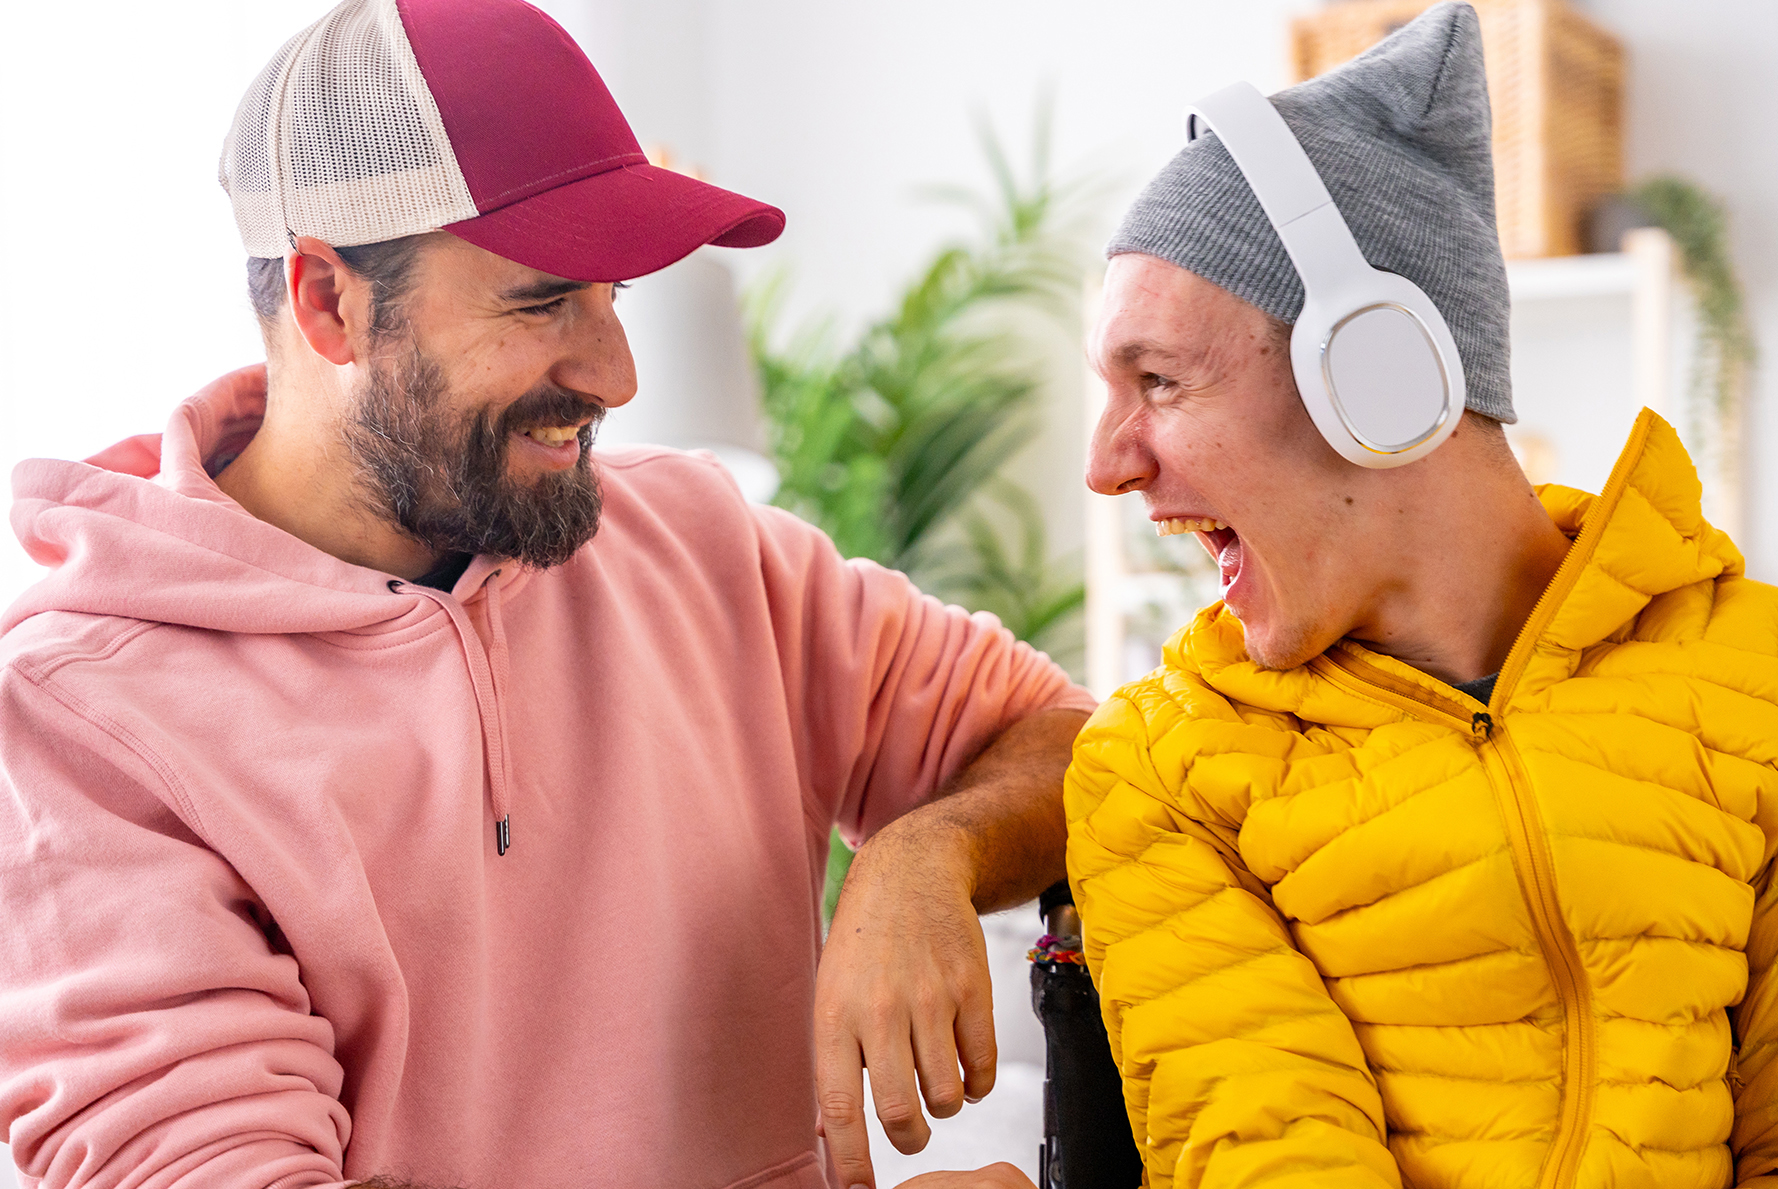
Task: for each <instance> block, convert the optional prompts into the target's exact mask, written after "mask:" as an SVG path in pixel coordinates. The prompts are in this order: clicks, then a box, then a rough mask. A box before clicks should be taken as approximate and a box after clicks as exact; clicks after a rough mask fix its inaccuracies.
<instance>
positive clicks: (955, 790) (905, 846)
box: [866, 710, 1087, 913]
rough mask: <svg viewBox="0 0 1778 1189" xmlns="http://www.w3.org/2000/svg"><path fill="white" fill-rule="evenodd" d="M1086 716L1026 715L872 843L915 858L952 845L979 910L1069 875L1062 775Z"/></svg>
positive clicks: (1018, 899) (1005, 904)
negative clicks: (1065, 857) (965, 869)
mask: <svg viewBox="0 0 1778 1189" xmlns="http://www.w3.org/2000/svg"><path fill="white" fill-rule="evenodd" d="M1086 720H1087V714H1086V712H1085V711H1083V710H1043V711H1039V712H1038V713H1036V714H1032V715H1029V716H1027V717H1025V718H1023V719H1020V720H1019V721H1018V722H1016V723H1014V724H1013V725H1012V726H1010V727H1008V728H1007V729H1006V730H1005V731H1003V732H1001V733H1000V735H999V736H998V737H997V738H996V739H995V740H994V741H993V742H992V743H990V744H989V745H988V746H987V747H986V748H985V749H984V750H983V751H982V753H981V754H980V755H979V756H977V757H976V758H975V759H974V760H973V761H971V762H970V764H969V766H968V767H966V768H964V769H963V771H961V772H959V773H958V774H957V775H956V776H955V777H954V778H953V779H952V780H951V781H950V782H949V783H948V784H947V785H946V786H945V787H944V789H943V790H941V791H940V793H939V795H938V796H937V797H936V798H935V799H934V800H933V801H931V802H929V803H928V804H926V805H923V806H921V807H920V808H918V809H916V810H914V811H913V812H911V813H908V814H906V815H904V816H903V817H901V818H898V819H897V820H896V821H894V822H891V823H890V824H889V825H888V826H885V827H884V828H883V829H882V830H880V831H879V832H878V833H877V835H876V837H874V838H872V839H871V841H870V842H869V843H867V844H866V845H867V846H869V847H870V848H871V849H873V850H877V851H890V852H899V853H901V854H906V855H907V856H908V857H910V858H913V857H916V856H930V855H931V854H932V853H933V851H934V850H935V849H937V848H942V847H945V846H947V845H950V846H952V847H955V848H956V849H957V850H958V851H959V852H960V853H961V854H962V855H964V856H965V858H966V863H967V866H968V868H969V870H970V872H971V881H972V882H971V895H970V899H971V901H972V902H973V903H974V905H975V909H976V911H977V912H984V913H985V912H994V911H996V910H998V909H1002V908H1010V907H1012V906H1013V905H1015V904H1022V903H1024V902H1025V901H1026V900H1029V899H1031V898H1032V897H1033V896H1035V895H1037V893H1039V892H1041V891H1042V890H1043V889H1044V888H1046V887H1049V886H1050V885H1051V884H1053V883H1055V882H1056V881H1057V880H1060V879H1063V878H1066V876H1067V870H1066V868H1065V867H1064V866H1063V862H1062V855H1063V849H1064V846H1065V844H1066V842H1067V838H1068V828H1067V822H1066V820H1065V818H1064V817H1063V812H1062V777H1063V774H1064V773H1065V772H1066V771H1067V769H1068V761H1069V759H1070V757H1071V755H1072V752H1073V747H1074V737H1075V735H1077V734H1078V733H1079V732H1080V728H1081V726H1082V725H1083V724H1084V723H1085V722H1086Z"/></svg>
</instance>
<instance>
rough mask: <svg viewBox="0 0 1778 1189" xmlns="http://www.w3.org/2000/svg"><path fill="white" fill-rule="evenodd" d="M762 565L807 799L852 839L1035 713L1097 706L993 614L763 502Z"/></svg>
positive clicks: (927, 793) (924, 794)
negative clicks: (948, 599) (939, 594)
mask: <svg viewBox="0 0 1778 1189" xmlns="http://www.w3.org/2000/svg"><path fill="white" fill-rule="evenodd" d="M755 516H756V517H757V521H758V524H759V533H760V553H761V566H762V570H763V573H764V578H765V584H766V597H767V599H768V600H769V602H770V605H771V615H772V623H773V631H774V632H775V633H776V636H777V648H778V654H779V656H780V658H781V660H782V664H783V667H784V687H785V690H786V693H787V695H788V697H789V703H790V715H791V721H792V722H793V723H795V724H798V725H799V726H801V727H802V728H804V729H803V730H802V731H801V732H800V733H799V737H798V740H797V747H798V753H799V754H798V766H799V768H800V769H801V771H802V773H803V774H804V776H803V779H804V787H805V791H806V792H807V794H808V795H809V796H810V797H811V798H812V799H813V800H814V801H815V803H816V804H817V805H819V807H820V812H822V813H823V814H824V815H825V816H826V818H827V820H830V821H833V822H835V823H836V824H837V825H838V826H839V829H840V833H841V835H842V836H844V837H845V839H846V840H847V842H849V843H852V844H853V845H857V844H858V843H859V842H861V841H863V840H864V839H866V838H869V837H870V836H871V835H872V834H873V833H875V832H876V831H877V830H879V829H881V828H882V827H883V826H885V825H887V824H888V823H889V822H891V821H893V820H894V819H895V818H897V817H899V816H900V815H901V814H903V813H906V812H907V811H908V810H910V809H912V808H914V807H915V806H917V805H919V804H920V803H922V802H923V801H925V800H926V799H928V798H929V797H931V796H932V795H933V793H934V792H936V791H937V790H938V788H939V787H940V786H941V785H942V784H943V783H944V782H945V781H946V780H947V779H948V778H949V777H951V776H952V775H953V774H955V773H956V772H957V771H959V770H960V769H961V768H963V767H964V766H965V765H966V764H968V762H969V761H970V760H971V759H973V758H974V757H975V755H976V753H978V752H979V751H980V750H981V749H982V748H983V747H985V746H986V745H987V744H988V743H990V742H991V741H992V740H993V739H994V737H995V736H997V735H998V734H999V733H1000V732H1001V731H1003V730H1005V729H1006V728H1007V727H1009V726H1011V725H1012V724H1013V723H1015V722H1017V721H1018V720H1019V719H1021V718H1024V717H1026V716H1027V715H1030V714H1033V713H1035V712H1037V711H1039V710H1046V709H1051V708H1060V707H1071V708H1077V709H1081V710H1091V709H1092V708H1093V706H1094V704H1095V703H1094V701H1093V698H1092V696H1091V695H1090V694H1088V693H1087V692H1086V690H1084V689H1081V688H1080V687H1079V686H1076V685H1073V684H1072V683H1070V681H1069V680H1068V676H1067V674H1066V673H1064V672H1063V671H1062V669H1061V667H1060V666H1058V665H1056V664H1055V663H1054V662H1053V661H1051V660H1050V659H1049V658H1048V657H1047V656H1045V655H1044V654H1043V653H1041V652H1038V651H1037V650H1036V649H1034V648H1032V647H1031V646H1030V645H1028V644H1024V643H1021V642H1020V641H1018V640H1015V639H1014V638H1013V635H1012V633H1011V632H1009V631H1007V630H1006V629H1005V628H1003V627H1001V626H1000V621H999V620H998V619H996V618H995V617H994V616H992V615H988V614H984V613H978V614H975V615H971V614H969V613H968V612H966V611H964V610H962V609H961V608H958V607H953V606H947V605H946V604H944V603H941V602H939V601H938V600H937V599H935V598H932V597H931V596H929V595H924V594H921V593H920V591H919V590H918V589H916V588H915V587H914V585H913V583H911V582H909V581H908V579H907V577H906V576H905V575H903V574H900V573H897V572H895V571H893V570H887V569H884V568H883V567H882V566H879V565H876V564H875V563H873V562H868V561H858V560H854V561H846V560H844V559H842V558H841V557H840V555H839V552H838V551H837V550H836V549H835V548H834V546H833V543H832V542H831V541H829V540H828V538H827V537H826V536H825V535H824V534H823V533H821V532H820V531H819V530H818V529H816V528H814V527H812V526H811V525H809V524H807V523H806V522H804V521H802V520H799V519H797V518H796V517H794V516H792V515H790V514H789V513H788V512H784V511H782V510H780V509H777V508H758V509H756V510H755Z"/></svg>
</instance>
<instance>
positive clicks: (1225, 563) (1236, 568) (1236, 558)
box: [1216, 529, 1241, 590]
mask: <svg viewBox="0 0 1778 1189" xmlns="http://www.w3.org/2000/svg"><path fill="white" fill-rule="evenodd" d="M1217 535H1218V536H1219V537H1220V536H1224V535H1226V536H1227V538H1228V539H1227V540H1226V541H1219V542H1217V543H1218V544H1219V545H1221V546H1222V552H1221V553H1218V554H1217V555H1216V568H1217V569H1219V570H1221V571H1222V585H1223V588H1224V589H1225V590H1226V589H1227V588H1228V586H1229V584H1230V583H1231V582H1233V581H1234V580H1235V578H1236V576H1237V575H1239V574H1240V572H1241V538H1240V537H1238V536H1236V535H1235V534H1234V533H1232V532H1229V531H1228V530H1227V529H1224V530H1223V532H1221V533H1218V534H1217Z"/></svg>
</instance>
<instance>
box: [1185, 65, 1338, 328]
mask: <svg viewBox="0 0 1778 1189" xmlns="http://www.w3.org/2000/svg"><path fill="white" fill-rule="evenodd" d="M1206 130H1209V131H1214V132H1215V133H1216V134H1217V136H1218V137H1219V138H1220V139H1221V140H1222V145H1223V147H1224V148H1225V149H1227V150H1228V151H1229V156H1231V157H1233V158H1234V159H1235V165H1236V167H1237V168H1239V169H1240V171H1241V173H1242V175H1243V176H1245V177H1246V179H1247V184H1248V186H1250V187H1251V188H1252V190H1253V193H1254V196H1255V197H1256V198H1258V199H1259V204H1260V206H1261V207H1262V208H1263V209H1264V210H1265V212H1266V218H1268V219H1270V220H1271V223H1272V227H1273V228H1274V229H1275V230H1276V231H1277V232H1278V238H1279V239H1281V240H1283V241H1284V250H1285V251H1286V252H1288V253H1289V254H1290V262H1291V263H1292V264H1294V265H1296V271H1297V275H1298V276H1300V277H1302V279H1303V288H1304V289H1305V290H1307V291H1308V292H1309V293H1311V294H1315V295H1317V296H1320V295H1327V296H1332V294H1333V293H1334V292H1335V291H1337V290H1338V289H1339V288H1340V286H1341V282H1342V281H1343V280H1344V279H1345V278H1347V277H1350V276H1352V275H1354V274H1356V273H1362V272H1364V271H1367V270H1368V269H1369V267H1370V266H1369V264H1368V263H1367V262H1366V261H1365V259H1364V253H1363V252H1361V251H1359V249H1358V241H1357V240H1355V239H1353V238H1352V230H1351V228H1349V227H1347V226H1346V220H1345V217H1344V216H1342V215H1341V214H1340V208H1339V207H1337V206H1335V205H1334V200H1333V195H1331V194H1329V193H1328V192H1327V185H1326V183H1324V182H1323V181H1322V180H1321V175H1320V174H1319V173H1317V172H1316V171H1315V166H1314V163H1312V162H1311V161H1310V160H1309V155H1308V154H1307V153H1305V152H1303V146H1302V145H1301V144H1299V143H1297V139H1296V136H1295V135H1294V134H1293V133H1292V132H1291V131H1290V125H1288V124H1286V123H1285V122H1284V117H1283V116H1281V115H1279V114H1278V109H1277V108H1275V107H1273V106H1272V104H1271V101H1270V100H1268V99H1267V98H1266V97H1265V96H1264V95H1261V94H1260V93H1259V91H1258V90H1257V89H1256V88H1255V87H1254V85H1253V84H1252V83H1247V82H1240V83H1235V84H1234V85H1232V86H1227V87H1224V88H1223V89H1222V90H1220V91H1217V92H1215V93H1214V94H1211V95H1206V96H1205V97H1204V98H1202V99H1200V100H1198V101H1197V102H1196V103H1195V104H1193V105H1192V110H1191V111H1190V112H1189V113H1188V114H1187V116H1186V123H1185V134H1186V139H1187V140H1188V141H1192V140H1196V139H1198V137H1200V136H1202V135H1203V134H1204V132H1205V131H1206Z"/></svg>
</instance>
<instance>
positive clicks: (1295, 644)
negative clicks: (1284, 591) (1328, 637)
mask: <svg viewBox="0 0 1778 1189" xmlns="http://www.w3.org/2000/svg"><path fill="white" fill-rule="evenodd" d="M1229 613H1230V614H1231V615H1234V616H1235V618H1236V619H1241V616H1240V615H1239V614H1238V613H1236V612H1235V611H1234V609H1233V608H1230V609H1229ZM1241 630H1242V632H1243V634H1244V636H1245V639H1246V648H1247V659H1248V660H1250V661H1252V662H1253V663H1254V664H1256V665H1258V666H1259V667H1260V668H1262V669H1270V670H1273V671H1276V672H1282V671H1284V670H1287V669H1298V668H1301V667H1302V666H1304V665H1306V664H1308V663H1309V662H1310V661H1312V660H1314V659H1315V658H1316V657H1318V656H1320V655H1321V654H1322V653H1323V652H1325V651H1327V647H1328V645H1327V644H1325V643H1322V642H1321V640H1320V639H1319V636H1318V634H1317V633H1314V632H1311V631H1310V630H1309V628H1308V627H1307V626H1305V625H1303V624H1300V623H1289V624H1284V625H1282V626H1280V627H1274V628H1269V629H1267V630H1264V631H1259V632H1255V631H1254V630H1253V629H1252V628H1250V627H1249V626H1248V624H1247V622H1246V621H1245V620H1241Z"/></svg>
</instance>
